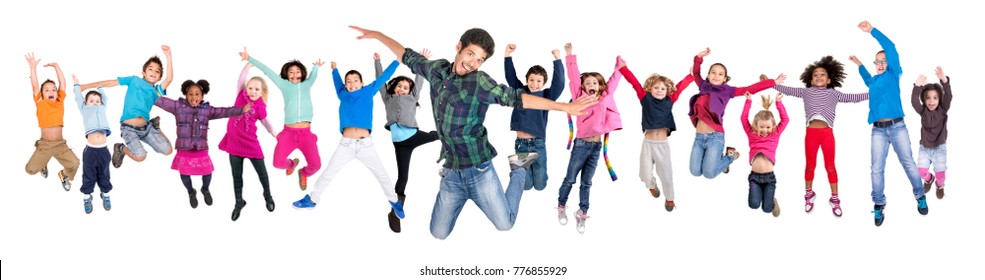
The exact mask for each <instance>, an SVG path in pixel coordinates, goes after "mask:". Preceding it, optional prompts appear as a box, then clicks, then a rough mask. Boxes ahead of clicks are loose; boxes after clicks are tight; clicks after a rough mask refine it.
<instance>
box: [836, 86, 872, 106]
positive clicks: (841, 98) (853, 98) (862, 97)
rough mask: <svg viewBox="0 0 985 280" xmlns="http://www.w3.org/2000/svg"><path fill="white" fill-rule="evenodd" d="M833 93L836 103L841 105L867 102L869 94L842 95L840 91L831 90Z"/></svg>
mask: <svg viewBox="0 0 985 280" xmlns="http://www.w3.org/2000/svg"><path fill="white" fill-rule="evenodd" d="M831 91H834V94H835V97H837V98H838V102H842V103H859V102H862V101H866V100H869V93H868V92H865V93H842V92H840V91H837V90H834V89H832V90H831Z"/></svg>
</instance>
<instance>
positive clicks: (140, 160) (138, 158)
mask: <svg viewBox="0 0 985 280" xmlns="http://www.w3.org/2000/svg"><path fill="white" fill-rule="evenodd" d="M168 154H170V153H168ZM168 154H165V155H168ZM132 159H133V161H136V162H142V161H144V160H145V159H147V156H134V157H133V158H132Z"/></svg>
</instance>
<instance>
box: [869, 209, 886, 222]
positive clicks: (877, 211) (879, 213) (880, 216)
mask: <svg viewBox="0 0 985 280" xmlns="http://www.w3.org/2000/svg"><path fill="white" fill-rule="evenodd" d="M885 208H886V205H879V204H876V205H875V206H873V207H872V209H873V210H872V213H875V214H876V226H881V225H882V221H883V220H885V219H886V215H885V213H884V212H883V210H884V209H885Z"/></svg>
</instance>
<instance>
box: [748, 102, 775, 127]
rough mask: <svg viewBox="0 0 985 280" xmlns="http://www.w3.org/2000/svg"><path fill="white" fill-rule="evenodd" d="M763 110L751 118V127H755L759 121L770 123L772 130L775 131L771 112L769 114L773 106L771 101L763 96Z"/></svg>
mask: <svg viewBox="0 0 985 280" xmlns="http://www.w3.org/2000/svg"><path fill="white" fill-rule="evenodd" d="M761 97H762V98H763V110H762V111H759V112H758V113H756V116H753V117H752V123H750V124H751V125H752V127H756V123H757V122H759V121H770V123H773V129H776V119H774V118H773V112H770V106H772V105H773V100H771V99H770V97H769V96H766V95H763V96H761Z"/></svg>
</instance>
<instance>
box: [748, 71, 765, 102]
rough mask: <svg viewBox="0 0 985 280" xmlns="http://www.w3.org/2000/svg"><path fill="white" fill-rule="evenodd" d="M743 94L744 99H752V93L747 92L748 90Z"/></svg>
mask: <svg viewBox="0 0 985 280" xmlns="http://www.w3.org/2000/svg"><path fill="white" fill-rule="evenodd" d="M763 76H765V75H763ZM744 95H745V96H746V100H752V94H751V93H749V92H748V91H747V92H746V94H744Z"/></svg>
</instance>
